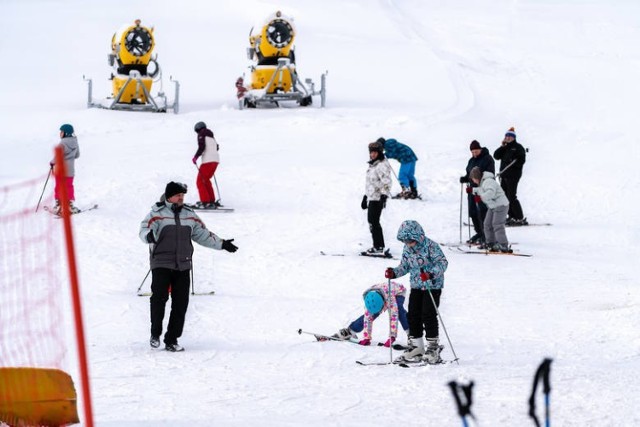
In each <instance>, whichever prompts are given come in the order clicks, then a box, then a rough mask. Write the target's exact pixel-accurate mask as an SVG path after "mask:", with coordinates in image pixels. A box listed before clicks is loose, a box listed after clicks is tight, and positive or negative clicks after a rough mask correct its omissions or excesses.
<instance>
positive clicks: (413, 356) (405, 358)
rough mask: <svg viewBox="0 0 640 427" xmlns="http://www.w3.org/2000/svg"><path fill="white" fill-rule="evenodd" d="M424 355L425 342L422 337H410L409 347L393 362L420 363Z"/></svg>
mask: <svg viewBox="0 0 640 427" xmlns="http://www.w3.org/2000/svg"><path fill="white" fill-rule="evenodd" d="M423 355H424V342H423V341H422V337H419V338H413V337H409V340H408V341H407V349H406V350H405V351H404V353H402V354H401V355H400V356H398V357H397V358H396V360H394V361H393V363H418V362H420V361H422V356H423Z"/></svg>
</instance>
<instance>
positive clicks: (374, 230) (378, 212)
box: [367, 200, 384, 248]
mask: <svg viewBox="0 0 640 427" xmlns="http://www.w3.org/2000/svg"><path fill="white" fill-rule="evenodd" d="M382 209H383V208H382V202H381V201H379V200H371V201H369V206H368V211H367V221H369V230H370V231H371V237H372V239H373V247H374V248H384V236H383V235H382V226H381V225H380V216H382Z"/></svg>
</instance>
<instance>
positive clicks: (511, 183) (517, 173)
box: [493, 127, 529, 226]
mask: <svg viewBox="0 0 640 427" xmlns="http://www.w3.org/2000/svg"><path fill="white" fill-rule="evenodd" d="M493 157H494V158H495V159H496V160H500V186H501V187H502V189H503V190H504V193H505V194H506V195H507V199H509V213H508V218H507V222H506V225H508V226H516V225H529V223H528V222H527V218H525V216H524V213H523V212H522V206H521V205H520V201H519V200H518V183H519V182H520V178H521V177H522V168H523V166H524V163H525V161H526V160H527V150H526V149H525V148H524V147H523V146H522V145H521V144H520V143H518V141H516V130H515V129H514V128H513V127H512V128H510V129H509V130H508V131H507V132H506V133H505V134H504V139H503V140H502V145H501V146H500V147H498V148H497V149H496V151H494V152H493ZM512 163H513V164H512ZM507 168H508V169H507Z"/></svg>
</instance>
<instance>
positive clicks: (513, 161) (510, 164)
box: [496, 159, 516, 179]
mask: <svg viewBox="0 0 640 427" xmlns="http://www.w3.org/2000/svg"><path fill="white" fill-rule="evenodd" d="M515 162H516V159H513V160H512V161H511V163H509V164H508V165H507V167H505V168H504V169H502V170H501V171H500V172H498V173H497V174H496V179H497V178H498V177H499V176H500V175H502V174H503V173H504V172H505V171H506V170H507V169H509V168H510V167H511V166H513V164H514V163H515Z"/></svg>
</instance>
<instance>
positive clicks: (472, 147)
mask: <svg viewBox="0 0 640 427" xmlns="http://www.w3.org/2000/svg"><path fill="white" fill-rule="evenodd" d="M481 148H482V147H481V146H480V143H479V142H478V141H476V140H475V139H474V140H473V141H471V145H469V150H479V149H481Z"/></svg>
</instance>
